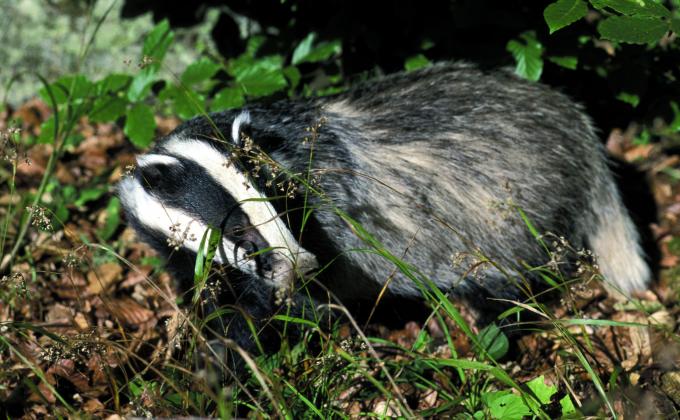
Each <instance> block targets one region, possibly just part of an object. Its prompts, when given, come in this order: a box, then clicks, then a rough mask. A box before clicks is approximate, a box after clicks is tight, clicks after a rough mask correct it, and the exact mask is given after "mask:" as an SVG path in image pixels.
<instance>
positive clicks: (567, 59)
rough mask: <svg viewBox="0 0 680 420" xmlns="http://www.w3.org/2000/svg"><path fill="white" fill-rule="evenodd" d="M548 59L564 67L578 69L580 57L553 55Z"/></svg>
mask: <svg viewBox="0 0 680 420" xmlns="http://www.w3.org/2000/svg"><path fill="white" fill-rule="evenodd" d="M548 60H550V61H551V62H553V63H555V64H557V65H558V66H560V67H564V68H565V69H569V70H576V68H577V67H578V57H574V56H572V55H569V56H564V57H557V56H554V55H553V56H550V57H548Z"/></svg>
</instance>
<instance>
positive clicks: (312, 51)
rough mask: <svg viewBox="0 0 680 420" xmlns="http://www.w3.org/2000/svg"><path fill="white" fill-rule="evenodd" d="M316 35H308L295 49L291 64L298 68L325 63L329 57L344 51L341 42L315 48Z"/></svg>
mask: <svg viewBox="0 0 680 420" xmlns="http://www.w3.org/2000/svg"><path fill="white" fill-rule="evenodd" d="M315 40H316V34H315V33H314V32H312V33H310V34H309V35H307V37H306V38H305V39H303V40H302V42H300V44H299V45H298V46H297V47H295V50H294V51H293V57H292V59H291V63H292V64H293V65H294V66H297V65H298V64H301V63H316V62H319V61H324V60H326V59H328V58H329V57H331V56H333V55H335V54H339V53H340V52H341V51H342V44H341V42H340V40H334V41H330V42H321V43H319V44H318V45H316V46H314V41H315Z"/></svg>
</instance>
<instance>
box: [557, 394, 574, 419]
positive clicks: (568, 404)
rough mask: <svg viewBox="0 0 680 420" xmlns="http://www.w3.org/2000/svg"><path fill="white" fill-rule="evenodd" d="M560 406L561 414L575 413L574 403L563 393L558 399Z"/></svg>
mask: <svg viewBox="0 0 680 420" xmlns="http://www.w3.org/2000/svg"><path fill="white" fill-rule="evenodd" d="M560 406H561V407H562V415H563V416H568V415H570V414H576V407H574V403H573V402H572V401H571V398H569V395H565V396H564V397H563V398H562V399H561V400H560Z"/></svg>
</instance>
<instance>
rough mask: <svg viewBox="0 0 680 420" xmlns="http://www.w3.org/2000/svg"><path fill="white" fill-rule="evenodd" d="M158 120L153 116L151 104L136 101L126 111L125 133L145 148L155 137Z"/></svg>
mask: <svg viewBox="0 0 680 420" xmlns="http://www.w3.org/2000/svg"><path fill="white" fill-rule="evenodd" d="M155 128H156V121H155V120H154V117H153V110H152V109H151V107H150V106H149V105H146V104H143V103H141V102H140V103H136V104H134V105H132V106H131V107H130V108H128V110H127V112H126V113H125V128H124V132H125V135H126V136H128V137H129V138H130V141H131V142H132V144H134V145H135V146H137V147H139V148H140V149H143V148H145V147H147V146H149V144H151V141H152V140H153V137H154V130H155Z"/></svg>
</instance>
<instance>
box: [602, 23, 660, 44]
mask: <svg viewBox="0 0 680 420" xmlns="http://www.w3.org/2000/svg"><path fill="white" fill-rule="evenodd" d="M668 30H669V24H668V22H665V21H663V20H659V19H656V18H649V17H638V16H610V17H608V18H607V19H605V20H603V21H601V22H600V23H599V24H598V25H597V31H598V32H599V33H600V36H601V37H602V38H604V39H610V40H612V41H619V42H626V43H630V44H647V43H650V42H656V41H658V40H659V39H661V37H662V36H664V35H665V34H666V32H668Z"/></svg>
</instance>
